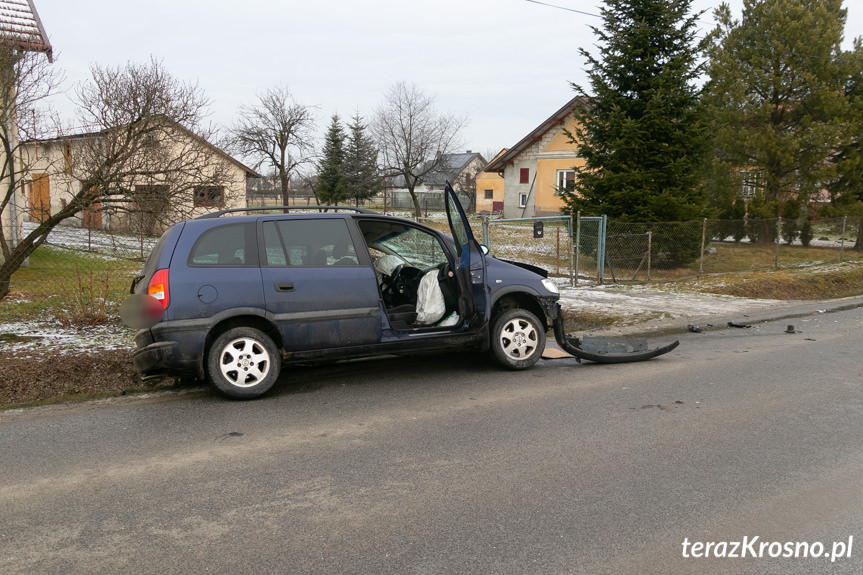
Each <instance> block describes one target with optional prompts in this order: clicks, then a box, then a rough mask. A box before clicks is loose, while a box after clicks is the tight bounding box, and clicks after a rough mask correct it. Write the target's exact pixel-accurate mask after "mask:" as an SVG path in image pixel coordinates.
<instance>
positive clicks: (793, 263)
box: [483, 217, 863, 283]
mask: <svg viewBox="0 0 863 575" xmlns="http://www.w3.org/2000/svg"><path fill="white" fill-rule="evenodd" d="M544 219H545V218H535V219H522V220H490V221H484V222H483V230H484V235H483V241H484V243H486V245H487V246H488V247H489V249H490V250H491V253H492V254H493V255H495V256H497V257H500V258H502V259H511V260H518V261H524V262H527V263H532V264H534V265H538V266H540V267H543V268H545V269H546V270H548V271H549V273H550V274H551V275H553V276H563V277H572V278H573V283H577V282H578V281H580V280H581V281H595V282H597V283H611V282H613V283H644V282H649V281H673V280H678V279H688V278H692V277H696V276H700V275H706V274H721V273H734V272H745V271H755V270H771V269H772V270H777V269H785V268H797V267H805V266H814V265H824V264H830V263H841V262H843V261H852V260H859V259H861V258H863V256H861V251H863V218H859V217H841V218H831V219H816V220H788V219H783V218H776V219H744V220H695V221H691V222H660V223H630V222H617V221H609V220H606V219H605V218H579V217H576V218H574V222H573V226H574V229H573V237H570V234H569V231H568V229H567V224H566V222H565V221H563V219H561V221H560V222H558V223H557V224H556V225H555V224H551V225H549V224H546V226H547V227H546V230H547V231H546V233H545V234H544V235H543V237H540V238H534V237H533V226H534V224H535V223H537V222H539V221H543V220H544ZM486 230H487V231H486ZM549 231H550V232H551V233H549ZM570 249H571V250H573V253H572V254H570V253H569V251H568V250H570Z"/></svg>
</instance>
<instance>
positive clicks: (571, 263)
mask: <svg viewBox="0 0 863 575" xmlns="http://www.w3.org/2000/svg"><path fill="white" fill-rule="evenodd" d="M579 213H581V212H579ZM572 239H573V235H572V212H570V213H569V287H575V281H573V277H575V278H578V274H576V275H575V276H573V273H572V272H573V269H572V268H573V261H572V258H573V257H575V249H573V248H574V246H573V243H572ZM576 281H577V280H576Z"/></svg>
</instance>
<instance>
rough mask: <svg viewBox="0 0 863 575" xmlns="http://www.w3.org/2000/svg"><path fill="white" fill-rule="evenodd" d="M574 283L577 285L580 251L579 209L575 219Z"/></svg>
mask: <svg viewBox="0 0 863 575" xmlns="http://www.w3.org/2000/svg"><path fill="white" fill-rule="evenodd" d="M575 224H576V228H575V285H578V256H579V254H580V253H581V211H580V210H579V212H578V214H577V215H576V220H575Z"/></svg>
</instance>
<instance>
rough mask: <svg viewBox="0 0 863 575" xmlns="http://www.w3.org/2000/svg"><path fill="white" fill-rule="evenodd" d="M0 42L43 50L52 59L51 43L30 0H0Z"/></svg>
mask: <svg viewBox="0 0 863 575" xmlns="http://www.w3.org/2000/svg"><path fill="white" fill-rule="evenodd" d="M0 43H2V44H5V45H7V46H11V47H13V48H20V49H22V50H30V51H36V52H44V53H46V54H47V55H48V60H51V59H52V48H51V43H50V42H49V41H48V34H46V33H45V29H44V28H43V27H42V21H41V20H40V19H39V14H38V13H37V12H36V7H35V6H34V5H33V1H32V0H0Z"/></svg>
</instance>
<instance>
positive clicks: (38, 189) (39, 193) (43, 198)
mask: <svg viewBox="0 0 863 575" xmlns="http://www.w3.org/2000/svg"><path fill="white" fill-rule="evenodd" d="M50 215H51V190H50V187H49V185H48V174H33V183H32V184H31V185H30V220H31V221H34V222H44V221H45V220H46V219H47V218H48V217H49V216H50Z"/></svg>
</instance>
